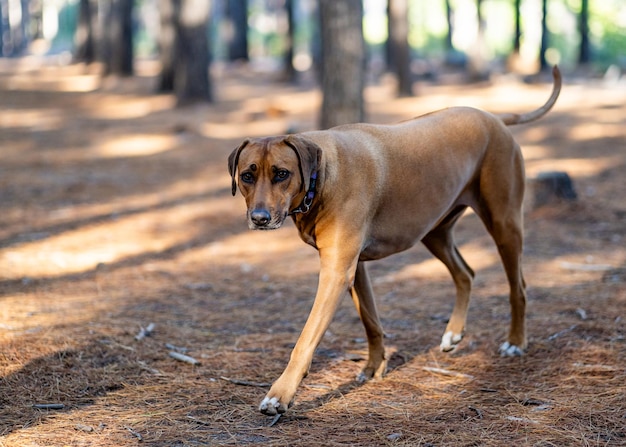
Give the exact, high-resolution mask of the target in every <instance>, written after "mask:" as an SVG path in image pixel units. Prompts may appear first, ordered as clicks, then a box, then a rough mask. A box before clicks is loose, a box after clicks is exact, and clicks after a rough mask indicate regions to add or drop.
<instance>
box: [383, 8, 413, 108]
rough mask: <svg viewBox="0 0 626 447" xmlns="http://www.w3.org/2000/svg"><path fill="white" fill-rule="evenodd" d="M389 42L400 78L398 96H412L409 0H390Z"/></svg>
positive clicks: (393, 61) (395, 70) (393, 63)
mask: <svg viewBox="0 0 626 447" xmlns="http://www.w3.org/2000/svg"><path fill="white" fill-rule="evenodd" d="M388 4H389V42H390V53H391V54H390V56H391V65H392V67H393V71H394V72H395V73H396V76H397V78H398V90H397V93H398V96H412V95H413V83H412V82H411V49H410V48H409V41H408V38H409V14H408V13H409V5H408V1H407V0H389V3H388Z"/></svg>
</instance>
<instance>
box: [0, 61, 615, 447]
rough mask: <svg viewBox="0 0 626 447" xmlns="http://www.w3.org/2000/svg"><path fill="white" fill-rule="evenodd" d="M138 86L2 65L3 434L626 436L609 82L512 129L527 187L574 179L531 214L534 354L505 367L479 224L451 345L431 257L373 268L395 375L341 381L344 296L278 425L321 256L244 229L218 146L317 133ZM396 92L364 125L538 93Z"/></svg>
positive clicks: (499, 307) (457, 438)
mask: <svg viewBox="0 0 626 447" xmlns="http://www.w3.org/2000/svg"><path fill="white" fill-rule="evenodd" d="M152 82H153V78H152V77H150V76H148V75H146V76H140V77H138V78H136V79H133V80H126V81H123V82H122V81H118V82H117V83H108V84H107V85H104V86H101V88H98V89H95V90H94V87H97V86H98V80H97V79H94V77H93V75H92V74H90V73H88V72H86V71H85V70H84V69H82V68H81V67H69V68H58V67H57V68H50V67H37V66H27V67H23V66H21V65H20V64H13V65H12V66H11V67H2V70H0V89H1V98H2V99H1V104H2V106H1V107H2V111H1V114H0V128H1V133H0V145H1V150H2V152H1V155H0V207H1V209H2V213H1V214H0V347H1V348H0V377H1V378H0V445H7V446H33V445H42V446H43V445H46V446H50V445H53V446H57V445H58V446H61V445H64V446H65V445H70V446H82V445H91V446H120V445H135V444H138V443H141V442H143V444H145V445H150V446H187V445H189V446H194V445H261V444H266V445H276V446H281V445H294V444H297V445H325V446H333V445H363V446H366V445H367V446H369V445H411V446H415V445H437V446H439V445H454V446H460V445H466V446H470V445H494V446H497V445H538V446H549V445H559V446H562V445H576V446H578V445H624V444H625V443H626V428H625V427H626V385H624V384H625V379H626V367H625V365H626V346H625V343H626V341H625V336H626V327H625V326H626V322H625V320H624V318H625V315H624V310H625V309H626V273H625V272H626V249H625V248H624V241H625V240H626V225H624V219H625V217H626V196H625V195H624V175H625V174H626V140H625V138H624V137H625V135H624V129H625V128H626V105H625V104H626V89H625V88H624V86H623V85H622V86H619V85H614V86H612V87H608V86H604V85H595V84H593V83H589V82H585V83H577V82H573V81H572V80H571V79H569V80H568V79H566V81H565V87H564V90H563V93H562V97H561V99H560V100H559V103H558V104H557V107H556V108H555V110H554V111H553V112H552V113H551V114H550V115H549V116H547V117H546V118H545V119H543V120H542V121H540V122H538V123H536V124H533V125H529V126H524V127H519V128H515V129H514V132H515V134H516V136H517V138H518V140H519V141H520V143H521V144H522V146H523V147H524V151H525V155H526V159H527V168H528V175H529V177H533V176H534V175H536V174H537V173H539V172H541V171H543V170H554V169H558V170H563V171H567V172H568V173H569V174H570V175H571V176H572V178H573V180H574V184H575V187H576V189H577V192H578V195H579V200H578V202H576V203H564V204H557V205H551V206H548V207H543V208H541V209H536V210H535V209H533V208H532V206H531V204H529V207H528V212H527V216H526V245H525V250H526V251H525V264H524V265H525V272H526V278H527V280H528V283H529V294H530V296H529V311H528V331H529V338H530V340H529V341H530V346H529V350H528V353H527V355H526V356H524V357H522V358H514V359H509V358H500V357H498V355H497V347H498V345H499V343H500V342H501V341H502V340H503V338H504V336H505V334H506V330H507V326H508V318H509V316H508V312H509V307H508V302H507V301H508V300H507V293H508V290H507V286H506V284H505V278H504V273H503V271H502V269H501V267H500V264H499V261H498V258H497V252H496V249H495V247H494V245H493V242H492V241H491V239H490V238H489V237H488V236H487V234H486V233H485V231H484V229H483V228H482V226H481V224H480V223H479V221H478V219H476V217H475V216H473V215H471V214H470V215H467V216H466V217H464V218H463V220H462V222H461V224H460V226H459V229H458V232H457V237H458V241H459V245H460V247H461V251H462V252H463V254H464V256H465V257H466V259H467V260H468V262H469V263H470V265H472V266H473V267H474V269H475V270H476V271H477V280H476V284H475V289H474V299H473V302H472V305H471V308H470V314H469V321H468V328H467V336H466V338H465V339H464V341H463V342H462V343H461V345H460V347H459V349H457V350H456V351H455V352H454V353H452V354H443V353H440V352H439V350H438V343H439V339H440V336H441V334H442V332H443V330H444V328H445V321H446V319H447V317H448V315H449V312H450V311H451V309H452V304H453V301H452V300H453V297H452V296H453V286H452V283H451V281H450V279H449V277H448V275H447V273H446V271H445V269H444V268H443V266H441V265H440V264H438V263H437V262H436V261H434V260H432V258H431V257H429V255H428V254H427V252H426V250H424V249H423V247H415V248H414V249H412V250H409V251H407V252H404V253H401V254H399V255H396V256H394V257H391V258H388V259H386V260H383V261H380V262H377V263H372V264H371V265H370V267H371V268H370V273H371V276H372V278H373V280H374V282H375V285H374V287H375V292H376V294H377V296H378V302H379V310H380V312H381V316H382V320H383V325H384V327H385V329H386V331H387V332H388V334H389V338H388V340H387V347H388V349H389V352H390V354H391V368H390V371H389V373H388V374H387V376H386V378H385V379H384V380H382V381H378V382H371V383H367V384H364V385H358V384H357V383H356V382H355V381H354V378H355V376H356V374H357V373H358V371H359V370H360V368H361V367H362V365H363V363H364V355H365V352H366V344H365V342H364V334H363V329H362V327H361V324H360V322H359V321H358V318H357V315H356V312H355V310H354V309H353V307H352V304H351V302H350V299H349V298H348V297H346V299H345V300H344V302H343V303H342V304H341V305H340V308H339V310H338V312H337V315H336V317H335V319H334V321H333V323H332V325H331V327H330V329H329V331H328V332H327V334H326V336H325V338H324V340H323V342H322V344H321V346H320V348H319V349H318V353H317V355H316V357H315V359H314V362H313V365H312V369H311V374H310V375H309V376H308V377H307V378H306V379H305V380H304V382H303V384H302V386H301V387H300V389H299V392H298V394H297V401H296V405H295V406H294V407H293V408H292V409H291V410H290V412H289V413H288V414H286V415H285V416H283V417H282V418H281V419H280V420H279V421H278V423H276V424H275V425H273V426H271V427H269V426H268V425H269V423H270V421H271V418H267V417H265V416H262V415H261V414H259V413H258V412H257V405H258V403H259V401H260V399H262V397H263V395H264V393H265V391H266V388H265V385H266V384H268V383H270V382H271V381H273V380H275V379H276V377H278V375H279V374H280V372H281V371H282V368H283V367H284V366H285V364H286V362H287V360H288V357H289V353H290V350H291V347H292V346H293V344H294V342H295V340H296V338H297V336H298V333H299V331H300V329H301V328H302V325H303V324H304V320H305V319H306V316H307V313H308V310H309V308H310V306H311V303H312V298H313V296H314V292H315V288H316V283H317V268H318V263H317V256H316V253H315V251H314V250H312V249H311V248H309V247H307V246H306V245H304V244H303V243H302V242H301V241H300V240H299V238H298V236H297V234H296V232H295V229H294V228H293V226H291V225H288V226H287V227H286V228H284V229H281V230H278V231H276V232H271V233H266V232H263V233H257V232H250V231H248V230H247V228H246V225H245V222H244V208H243V201H242V199H241V197H237V198H232V197H231V196H230V183H229V177H228V173H227V172H226V157H227V155H228V153H229V152H230V151H231V150H232V149H233V148H234V147H235V146H236V145H237V144H238V143H239V142H240V140H242V139H243V138H244V137H246V136H254V135H262V134H272V133H282V132H285V131H286V130H287V129H308V128H310V127H311V126H312V125H313V123H314V122H315V119H316V117H315V113H316V109H317V106H318V104H319V97H318V95H317V93H316V92H314V91H311V90H309V89H300V88H295V87H286V86H283V85H280V84H276V83H272V82H270V81H269V80H268V79H267V76H261V75H259V74H258V73H257V74H254V73H246V72H229V73H225V74H222V75H221V77H220V79H219V81H218V82H219V91H218V96H219V99H220V102H219V103H218V104H217V105H215V106H202V107H195V108H188V109H182V110H177V109H174V108H173V100H172V98H171V97H168V96H152V95H150V94H149V93H150V91H151V86H152ZM391 92H392V88H391V87H390V86H389V85H386V84H383V85H381V86H376V87H371V88H370V89H369V90H368V102H369V107H370V120H371V121H373V122H393V121H397V120H400V119H405V118H407V117H409V116H414V115H418V114H420V113H422V112H426V111H430V110H432V109H435V108H439V107H445V106H450V105H457V104H464V105H472V106H478V107H482V108H486V109H488V110H493V111H496V112H499V111H508V112H523V111H526V110H530V109H533V108H535V107H536V106H537V105H539V104H542V103H543V101H544V99H545V98H546V97H547V95H548V94H549V85H547V84H541V85H523V84H518V83H515V82H513V81H510V80H508V81H507V80H502V81H501V82H497V83H495V84H494V85H491V86H482V87H467V86H464V87H463V88H459V87H455V86H429V85H424V86H422V88H420V92H421V93H422V96H420V97H417V98H412V99H394V98H393V97H392V95H391ZM530 196H532V194H529V197H530ZM151 323H152V324H153V325H154V330H153V331H152V333H151V334H150V335H149V336H147V337H145V338H143V339H141V340H139V341H138V340H136V339H135V336H136V335H137V334H138V333H139V332H140V330H141V328H142V327H143V328H146V327H147V326H148V325H149V324H151ZM176 350H178V351H180V352H182V353H184V354H186V355H188V356H191V357H193V358H195V359H197V360H198V361H199V362H200V364H199V365H192V364H189V363H185V362H180V361H177V360H175V359H174V358H172V357H171V356H170V355H169V352H170V351H176ZM246 384H247V385H246ZM38 404H45V405H47V404H59V405H58V408H56V409H54V408H49V407H43V408H41V407H40V408H38V407H36V405H38Z"/></svg>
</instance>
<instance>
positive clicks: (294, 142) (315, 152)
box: [284, 135, 322, 191]
mask: <svg viewBox="0 0 626 447" xmlns="http://www.w3.org/2000/svg"><path fill="white" fill-rule="evenodd" d="M284 142H285V144H286V145H287V146H289V147H290V148H292V149H293V150H294V152H295V153H296V155H297V156H298V162H299V163H298V167H299V168H300V175H301V176H302V188H303V189H304V190H305V191H308V190H309V184H310V182H311V176H312V175H313V173H314V172H317V171H318V170H319V168H320V162H321V160H322V149H321V148H320V147H319V146H318V145H317V144H315V143H314V142H312V141H310V140H308V139H307V138H304V137H301V136H300V135H288V136H287V137H286V138H285V140H284Z"/></svg>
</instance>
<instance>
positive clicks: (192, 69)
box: [174, 0, 213, 105]
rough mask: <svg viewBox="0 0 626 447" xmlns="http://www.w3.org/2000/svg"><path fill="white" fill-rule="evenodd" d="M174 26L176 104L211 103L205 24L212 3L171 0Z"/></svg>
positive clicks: (193, 0) (207, 39)
mask: <svg viewBox="0 0 626 447" xmlns="http://www.w3.org/2000/svg"><path fill="white" fill-rule="evenodd" d="M174 6H175V8H174V13H175V25H176V39H175V40H176V44H175V56H176V62H175V64H176V65H175V73H174V93H175V94H176V99H177V102H178V104H179V105H186V104H190V103H194V102H212V101H213V92H212V90H211V84H210V78H209V62H210V57H209V37H208V24H209V17H210V12H211V2H210V1H208V0H174Z"/></svg>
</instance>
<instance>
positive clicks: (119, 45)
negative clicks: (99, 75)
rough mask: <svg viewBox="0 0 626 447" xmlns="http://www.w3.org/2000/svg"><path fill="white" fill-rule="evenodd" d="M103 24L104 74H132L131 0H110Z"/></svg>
mask: <svg viewBox="0 0 626 447" xmlns="http://www.w3.org/2000/svg"><path fill="white" fill-rule="evenodd" d="M105 17H106V21H105V23H104V24H103V25H104V26H103V29H104V30H105V32H104V39H105V52H104V66H105V68H104V74H105V75H109V74H113V75H119V76H132V74H133V0H111V2H110V4H109V6H108V9H107V11H106V15H105Z"/></svg>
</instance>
